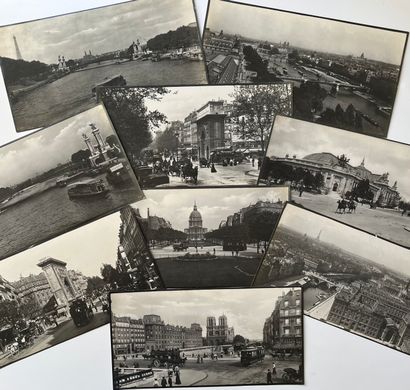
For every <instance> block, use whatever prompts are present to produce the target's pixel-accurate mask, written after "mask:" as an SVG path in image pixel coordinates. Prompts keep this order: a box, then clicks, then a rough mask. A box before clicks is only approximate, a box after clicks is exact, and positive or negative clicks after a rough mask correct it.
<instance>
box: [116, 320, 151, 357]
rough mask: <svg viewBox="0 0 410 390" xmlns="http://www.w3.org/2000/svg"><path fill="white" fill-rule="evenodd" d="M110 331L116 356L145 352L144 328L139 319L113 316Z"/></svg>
mask: <svg viewBox="0 0 410 390" xmlns="http://www.w3.org/2000/svg"><path fill="white" fill-rule="evenodd" d="M111 331H112V340H113V351H114V353H115V354H116V355H118V354H130V353H135V352H141V351H144V350H145V327H144V323H143V321H142V320H141V319H138V320H135V319H132V318H130V317H115V316H114V317H113V321H112V329H111Z"/></svg>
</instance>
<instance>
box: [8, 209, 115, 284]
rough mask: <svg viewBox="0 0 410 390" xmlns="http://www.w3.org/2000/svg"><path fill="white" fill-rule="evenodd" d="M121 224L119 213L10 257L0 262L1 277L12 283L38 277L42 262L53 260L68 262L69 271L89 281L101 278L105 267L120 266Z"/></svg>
mask: <svg viewBox="0 0 410 390" xmlns="http://www.w3.org/2000/svg"><path fill="white" fill-rule="evenodd" d="M120 223H121V219H120V213H119V212H117V213H114V214H112V215H109V216H107V217H104V218H101V219H99V220H97V221H95V222H91V223H89V224H87V225H84V226H82V227H80V228H78V229H75V230H73V231H71V232H68V233H65V234H63V235H61V236H58V237H56V238H53V239H51V240H49V241H46V242H44V243H43V244H40V245H37V246H34V247H33V248H30V249H27V250H25V251H23V252H20V253H18V254H17V255H14V256H11V257H8V258H7V259H5V260H2V261H0V275H1V276H2V277H3V278H5V279H6V280H8V281H9V282H15V281H17V280H19V279H20V277H26V276H29V275H38V274H40V273H41V268H40V267H38V266H37V264H38V263H39V261H40V260H41V259H43V258H44V257H53V258H55V259H57V260H61V261H64V262H66V263H67V269H69V270H75V271H80V272H81V273H82V274H84V275H85V276H87V277H90V276H99V277H101V273H100V268H101V266H102V265H103V264H110V265H112V266H115V264H116V260H117V249H118V232H119V227H120ZM80 243H81V244H80Z"/></svg>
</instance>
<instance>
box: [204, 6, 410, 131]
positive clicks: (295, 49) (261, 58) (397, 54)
mask: <svg viewBox="0 0 410 390" xmlns="http://www.w3.org/2000/svg"><path fill="white" fill-rule="evenodd" d="M261 26H263V28H262V27H261ZM407 37H408V33H407V32H404V31H397V30H390V29H386V28H380V27H373V26H367V25H360V24H356V23H351V22H345V21H338V20H334V19H327V18H323V17H317V16H311V15H304V14H299V13H294V12H289V11H284V10H278V9H270V8H265V7H258V6H253V5H250V4H243V3H238V2H233V1H225V0H211V1H210V5H209V9H208V15H207V20H206V26H205V33H204V42H203V46H204V50H205V58H206V65H207V70H208V76H209V81H210V83H211V84H226V83H228V84H229V83H240V84H243V83H255V82H257V83H266V82H280V81H283V82H291V83H292V84H293V85H294V113H293V115H294V117H296V118H299V119H303V120H307V121H313V122H317V123H321V124H325V125H329V126H335V127H339V128H343V129H348V130H353V131H356V132H359V133H366V134H370V135H374V136H378V137H386V135H387V132H388V129H389V124H390V118H391V114H392V109H393V105H394V101H395V98H396V91H397V86H398V81H399V76H400V71H401V65H402V60H403V56H404V51H405V47H406V42H407Z"/></svg>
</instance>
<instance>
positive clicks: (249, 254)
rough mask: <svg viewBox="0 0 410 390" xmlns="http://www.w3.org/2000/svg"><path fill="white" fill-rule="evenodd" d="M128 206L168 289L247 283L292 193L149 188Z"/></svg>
mask: <svg viewBox="0 0 410 390" xmlns="http://www.w3.org/2000/svg"><path fill="white" fill-rule="evenodd" d="M144 193H145V195H146V199H144V200H142V201H139V202H137V203H134V204H133V205H131V206H129V207H125V208H124V209H123V210H122V211H121V213H122V214H125V213H127V214H128V215H129V217H127V220H129V221H130V222H131V221H134V220H136V221H137V222H138V223H139V225H140V226H141V229H142V231H143V233H144V236H145V238H146V240H147V243H148V246H149V249H150V251H151V253H152V255H153V257H154V259H155V261H156V264H157V266H158V269H159V272H160V273H161V277H162V279H163V281H164V284H165V286H166V287H167V288H189V287H191V288H198V287H203V288H207V287H247V286H250V284H251V282H252V279H253V277H254V276H255V272H256V270H257V268H258V267H259V264H260V261H261V259H262V257H263V254H264V252H265V250H266V247H267V243H268V242H269V240H270V237H271V235H272V231H273V228H274V226H275V223H276V222H277V220H278V219H279V215H280V213H281V211H282V208H283V205H284V203H285V202H286V201H287V200H288V198H289V188H288V187H284V186H283V187H227V188H221V187H219V188H200V189H196V188H187V189H184V190H181V189H161V190H147V191H144Z"/></svg>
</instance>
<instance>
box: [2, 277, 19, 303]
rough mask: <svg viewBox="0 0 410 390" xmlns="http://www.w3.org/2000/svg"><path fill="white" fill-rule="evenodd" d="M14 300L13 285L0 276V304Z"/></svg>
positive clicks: (15, 296)
mask: <svg viewBox="0 0 410 390" xmlns="http://www.w3.org/2000/svg"><path fill="white" fill-rule="evenodd" d="M16 298H17V294H16V291H15V287H14V286H13V284H12V283H10V282H8V281H7V280H6V279H4V278H3V277H2V276H0V302H1V301H14V300H15V299H16Z"/></svg>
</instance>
